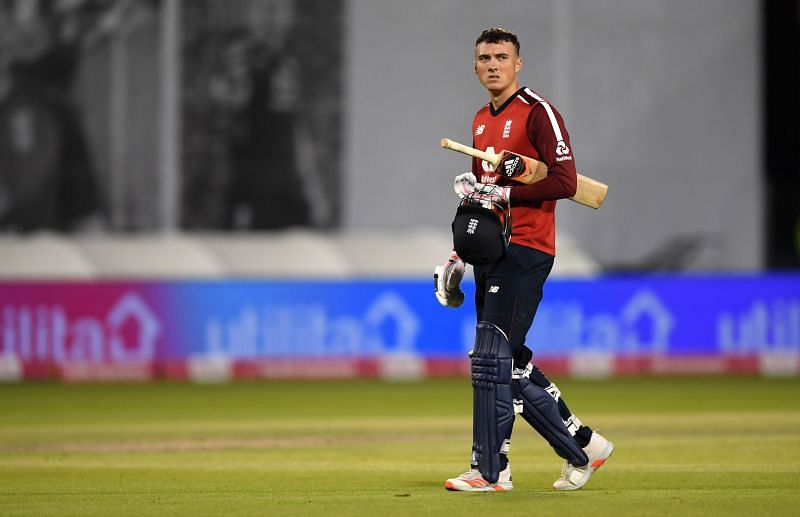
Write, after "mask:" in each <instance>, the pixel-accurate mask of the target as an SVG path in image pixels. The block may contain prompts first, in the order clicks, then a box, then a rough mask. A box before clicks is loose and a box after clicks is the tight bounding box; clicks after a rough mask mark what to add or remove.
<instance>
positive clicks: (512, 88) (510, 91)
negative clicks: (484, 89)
mask: <svg viewBox="0 0 800 517" xmlns="http://www.w3.org/2000/svg"><path fill="white" fill-rule="evenodd" d="M517 90H519V83H518V82H517V81H514V83H513V84H511V85H509V86H508V88H505V89H503V90H500V91H492V90H488V92H489V102H491V103H492V107H493V108H494V109H498V108H500V106H502V105H503V104H505V102H506V101H507V100H508V99H510V98H511V96H512V95H514V94H515V93H517Z"/></svg>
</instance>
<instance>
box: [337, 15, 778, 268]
mask: <svg viewBox="0 0 800 517" xmlns="http://www.w3.org/2000/svg"><path fill="white" fill-rule="evenodd" d="M348 11H349V12H348V18H347V19H348V28H347V30H346V34H347V38H348V39H347V42H346V47H345V49H346V52H345V54H346V56H347V57H348V63H347V73H346V74H345V78H346V85H345V88H346V92H347V94H346V95H347V103H348V104H347V107H346V110H345V113H346V116H345V119H346V121H347V125H346V139H345V141H346V142H347V149H346V160H345V166H344V171H345V192H346V193H347V194H346V196H347V197H346V200H345V202H344V206H345V207H346V209H345V214H344V226H345V228H346V229H349V230H362V229H386V230H390V229H401V228H408V227H430V228H433V229H447V227H448V225H449V222H450V220H451V219H452V215H453V213H454V210H455V206H456V203H457V199H456V197H455V195H454V194H453V193H452V187H451V180H452V177H453V176H454V175H456V174H458V173H460V172H463V171H464V170H467V169H468V168H469V161H468V158H467V157H463V156H460V155H457V154H455V153H452V152H450V151H445V150H442V149H440V148H439V145H438V143H439V140H440V139H441V138H442V137H444V136H447V137H450V138H453V139H456V140H460V141H463V142H467V143H468V142H470V141H471V135H470V134H469V127H470V123H471V120H472V116H473V115H474V113H475V111H476V110H477V109H478V108H480V107H481V106H482V105H483V104H485V103H486V102H487V100H488V98H487V97H486V94H485V92H484V91H483V89H482V88H481V86H480V84H479V83H478V81H477V79H476V78H475V76H474V72H473V62H472V61H473V44H474V41H475V38H476V37H477V35H478V34H479V33H480V31H481V30H482V29H483V28H486V27H489V26H493V25H498V26H502V27H505V28H508V29H510V30H513V31H514V32H516V33H517V34H519V36H520V39H521V45H522V52H521V53H522V57H523V59H524V60H525V64H524V67H523V71H522V74H521V80H522V83H523V85H527V86H530V87H531V88H533V89H534V90H537V91H538V92H539V93H541V94H542V95H544V96H545V97H547V98H549V99H550V100H551V101H552V102H553V104H554V105H555V106H556V107H557V108H558V109H559V110H560V111H561V112H562V114H563V115H564V118H565V120H566V123H567V128H568V130H569V132H570V135H571V138H572V144H573V145H572V147H573V150H574V152H575V156H576V160H577V165H578V170H579V171H580V172H582V173H583V174H585V175H587V176H591V177H594V178H596V179H598V180H600V181H603V182H605V183H608V184H609V185H610V192H609V195H608V198H607V201H606V204H605V205H604V206H603V207H602V208H601V209H600V210H598V211H593V210H591V209H589V208H586V207H583V206H580V205H577V204H574V203H571V202H567V201H562V202H560V203H559V208H558V211H557V224H558V229H559V234H563V235H564V236H569V237H572V238H573V239H575V240H577V241H578V242H579V243H580V244H581V245H582V246H583V248H584V249H585V250H587V251H588V252H589V253H590V254H591V255H592V256H594V257H595V258H596V259H597V260H598V261H599V262H600V263H601V264H603V265H617V266H619V265H622V266H626V265H635V264H637V263H642V262H643V261H645V260H650V261H653V260H654V259H659V258H663V259H664V260H674V261H677V262H681V261H682V262H683V265H684V266H685V267H686V268H687V269H704V270H713V269H723V270H747V269H757V268H759V267H761V265H762V252H761V247H762V242H761V241H762V233H763V229H762V219H763V218H762V214H761V206H762V199H761V187H760V177H761V174H762V171H761V159H760V147H761V146H760V142H759V139H760V115H759V105H760V103H761V99H760V95H761V93H760V86H759V74H760V70H759V52H760V43H759V41H760V36H759V18H758V15H759V12H758V3H757V2H756V1H755V0H708V1H703V2H695V1H692V0H537V1H530V0H517V1H501V2H485V1H480V2H479V1H474V0H472V1H462V0H428V1H422V0H416V1H411V2H387V1H382V2H374V1H371V0H350V3H349V6H348Z"/></svg>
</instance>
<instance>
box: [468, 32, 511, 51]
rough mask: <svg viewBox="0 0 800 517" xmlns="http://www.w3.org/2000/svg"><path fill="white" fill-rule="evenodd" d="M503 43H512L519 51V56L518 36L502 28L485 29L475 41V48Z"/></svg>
mask: <svg viewBox="0 0 800 517" xmlns="http://www.w3.org/2000/svg"><path fill="white" fill-rule="evenodd" d="M501 41H508V42H510V43H512V44H513V45H514V48H515V49H517V55H519V39H518V38H517V35H516V34H514V33H513V32H511V31H509V30H506V29H503V28H501V27H490V28H488V29H485V30H484V31H483V32H481V35H480V36H478V39H476V40H475V46H476V47H477V46H478V45H480V44H481V43H500V42H501Z"/></svg>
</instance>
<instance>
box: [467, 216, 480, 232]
mask: <svg viewBox="0 0 800 517" xmlns="http://www.w3.org/2000/svg"><path fill="white" fill-rule="evenodd" d="M476 229H478V220H477V219H470V220H469V223H467V233H468V234H470V235H472V234H474V233H475V230H476Z"/></svg>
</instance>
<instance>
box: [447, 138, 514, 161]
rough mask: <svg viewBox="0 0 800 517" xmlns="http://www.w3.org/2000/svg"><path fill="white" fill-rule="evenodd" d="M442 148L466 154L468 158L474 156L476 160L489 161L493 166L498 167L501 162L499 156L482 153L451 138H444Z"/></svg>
mask: <svg viewBox="0 0 800 517" xmlns="http://www.w3.org/2000/svg"><path fill="white" fill-rule="evenodd" d="M441 146H442V147H444V148H445V149H450V150H451V151H456V152H459V153H463V154H466V155H468V156H472V157H474V158H479V159H481V160H484V161H487V162H489V163H491V164H492V165H493V166H497V164H498V163H499V162H500V155H499V154H492V153H487V152H486V151H481V150H480V149H475V148H474V147H469V146H466V145H464V144H460V143H458V142H454V141H453V140H450V139H449V138H442V141H441Z"/></svg>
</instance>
